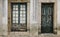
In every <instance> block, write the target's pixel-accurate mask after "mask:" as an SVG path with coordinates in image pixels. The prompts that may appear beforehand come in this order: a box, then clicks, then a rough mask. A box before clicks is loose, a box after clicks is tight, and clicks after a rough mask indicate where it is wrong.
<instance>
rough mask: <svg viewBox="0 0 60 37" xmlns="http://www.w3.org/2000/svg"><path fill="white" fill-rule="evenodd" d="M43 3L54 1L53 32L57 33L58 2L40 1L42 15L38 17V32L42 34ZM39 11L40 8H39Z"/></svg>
mask: <svg viewBox="0 0 60 37" xmlns="http://www.w3.org/2000/svg"><path fill="white" fill-rule="evenodd" d="M42 3H54V11H53V34H57V2H40V12H38V13H40V15H38V16H40V17H39V18H38V23H39V24H38V34H42V33H41V4H42ZM38 11H39V10H38ZM46 34H47V33H46Z"/></svg>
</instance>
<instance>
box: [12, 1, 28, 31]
mask: <svg viewBox="0 0 60 37" xmlns="http://www.w3.org/2000/svg"><path fill="white" fill-rule="evenodd" d="M20 4H21V5H23V4H24V5H25V6H26V7H25V11H26V13H25V15H26V16H25V22H26V24H25V25H26V28H25V29H26V30H22V31H23V32H24V31H27V2H23V3H20V2H18V3H11V29H12V25H13V5H18V24H21V23H20V21H19V20H20V6H19V5H20ZM19 31H21V30H19ZM11 32H13V31H12V30H11ZM16 32H17V31H16Z"/></svg>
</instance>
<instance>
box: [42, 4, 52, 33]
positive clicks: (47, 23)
mask: <svg viewBox="0 0 60 37" xmlns="http://www.w3.org/2000/svg"><path fill="white" fill-rule="evenodd" d="M41 10H42V11H41V32H42V33H53V4H50V3H49V4H47V3H45V4H44V3H43V4H42V8H41Z"/></svg>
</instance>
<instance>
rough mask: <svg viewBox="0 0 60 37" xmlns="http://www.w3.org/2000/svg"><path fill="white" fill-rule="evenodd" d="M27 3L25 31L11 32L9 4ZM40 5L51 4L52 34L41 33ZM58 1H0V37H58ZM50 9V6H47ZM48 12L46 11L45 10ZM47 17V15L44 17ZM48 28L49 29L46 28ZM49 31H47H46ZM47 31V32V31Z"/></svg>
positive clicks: (59, 25) (59, 30) (59, 31)
mask: <svg viewBox="0 0 60 37" xmlns="http://www.w3.org/2000/svg"><path fill="white" fill-rule="evenodd" d="M24 2H26V3H27V31H24V32H23V31H22V32H21V31H13V32H12V31H11V26H12V23H11V21H12V19H11V18H12V16H11V15H12V14H11V12H12V9H11V3H24ZM42 3H43V4H44V3H45V4H46V3H47V4H50V3H53V4H54V5H53V8H54V9H52V10H53V16H51V17H53V19H51V20H53V32H52V33H42V30H41V28H42V25H41V23H42V22H41V20H42V19H43V18H42ZM59 4H60V0H0V9H1V10H0V17H1V18H0V37H60V21H59V20H60V5H59ZM49 7H50V6H49ZM47 10H48V9H47ZM46 16H47V15H46ZM46 20H47V19H46ZM48 28H49V27H48ZM48 30H49V29H48ZM48 30H47V31H48Z"/></svg>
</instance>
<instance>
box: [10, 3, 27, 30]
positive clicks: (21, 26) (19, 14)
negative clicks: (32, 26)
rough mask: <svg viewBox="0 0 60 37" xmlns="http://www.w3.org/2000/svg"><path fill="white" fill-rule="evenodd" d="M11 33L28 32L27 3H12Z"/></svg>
mask: <svg viewBox="0 0 60 37" xmlns="http://www.w3.org/2000/svg"><path fill="white" fill-rule="evenodd" d="M11 11H12V25H11V31H27V3H12V6H11Z"/></svg>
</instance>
